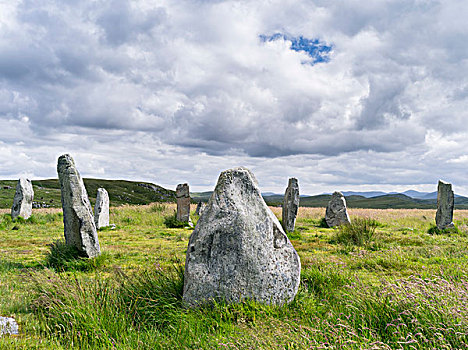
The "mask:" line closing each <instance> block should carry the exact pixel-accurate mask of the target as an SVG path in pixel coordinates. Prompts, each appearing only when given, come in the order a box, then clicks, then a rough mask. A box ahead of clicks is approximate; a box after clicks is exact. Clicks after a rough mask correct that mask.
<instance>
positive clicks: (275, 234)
mask: <svg viewBox="0 0 468 350" xmlns="http://www.w3.org/2000/svg"><path fill="white" fill-rule="evenodd" d="M300 272H301V262H300V259H299V256H298V254H297V252H296V250H295V249H294V247H293V246H292V244H291V242H290V241H289V239H288V237H287V236H286V234H285V233H284V231H283V229H282V227H281V225H280V223H279V221H278V219H277V218H276V216H275V215H274V214H273V213H272V212H271V210H270V208H268V206H267V204H266V203H265V201H264V200H263V198H262V196H261V193H260V189H259V188H258V184H257V180H256V179H255V177H254V175H253V174H252V173H251V172H250V170H248V169H246V168H242V167H241V168H235V169H230V170H226V171H224V172H222V173H221V175H220V176H219V179H218V183H217V185H216V188H215V190H214V192H213V194H212V195H211V198H210V200H209V202H208V204H207V206H206V208H205V211H204V212H203V215H202V216H201V217H200V219H199V220H198V223H197V226H196V227H195V230H194V231H193V232H192V235H191V236H190V240H189V244H188V248H187V257H186V260H185V275H184V294H183V301H184V303H185V305H188V306H196V305H200V304H203V303H209V302H211V301H213V300H226V301H228V302H240V301H241V300H243V299H254V300H257V301H259V302H263V303H266V304H283V303H285V302H289V301H291V300H292V299H293V298H294V296H295V295H296V293H297V290H298V287H299V281H300Z"/></svg>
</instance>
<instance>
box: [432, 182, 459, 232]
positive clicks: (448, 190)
mask: <svg viewBox="0 0 468 350" xmlns="http://www.w3.org/2000/svg"><path fill="white" fill-rule="evenodd" d="M454 203H455V200H454V194H453V191H452V184H449V183H447V182H444V181H442V180H439V184H438V186H437V212H436V225H437V228H439V229H440V230H443V229H445V228H451V227H454V225H453V222H452V220H453V208H454Z"/></svg>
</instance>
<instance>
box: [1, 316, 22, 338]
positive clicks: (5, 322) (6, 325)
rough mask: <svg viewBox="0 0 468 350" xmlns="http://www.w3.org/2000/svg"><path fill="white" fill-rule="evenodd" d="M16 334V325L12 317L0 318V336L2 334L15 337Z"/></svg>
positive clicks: (17, 328) (17, 331)
mask: <svg viewBox="0 0 468 350" xmlns="http://www.w3.org/2000/svg"><path fill="white" fill-rule="evenodd" d="M18 333H19V327H18V323H16V321H15V319H14V318H13V317H3V316H0V336H1V335H3V334H11V335H17V334H18Z"/></svg>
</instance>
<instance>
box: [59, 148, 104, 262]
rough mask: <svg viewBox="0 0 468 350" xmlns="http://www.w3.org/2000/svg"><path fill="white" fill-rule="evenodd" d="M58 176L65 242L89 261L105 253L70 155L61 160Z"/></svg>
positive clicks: (78, 174)
mask: <svg viewBox="0 0 468 350" xmlns="http://www.w3.org/2000/svg"><path fill="white" fill-rule="evenodd" d="M57 172H58V177H59V182H60V189H61V193H62V208H63V223H64V227H65V231H64V233H65V241H66V243H67V244H69V245H72V246H75V247H76V248H77V249H78V250H79V251H80V252H81V253H83V254H84V255H85V256H87V257H89V258H93V257H96V256H98V255H99V254H100V253H101V250H100V247H99V240H98V236H97V231H96V224H95V223H94V217H93V210H92V208H91V204H90V202H89V199H88V194H87V192H86V188H85V186H84V183H83V180H82V179H81V176H80V173H79V172H78V170H77V169H76V167H75V162H74V161H73V158H72V157H71V156H70V155H69V154H64V155H62V156H60V157H59V159H58V163H57Z"/></svg>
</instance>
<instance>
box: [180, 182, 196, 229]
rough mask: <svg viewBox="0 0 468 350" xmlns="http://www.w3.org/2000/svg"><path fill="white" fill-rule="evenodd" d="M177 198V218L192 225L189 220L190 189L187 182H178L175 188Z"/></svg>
mask: <svg viewBox="0 0 468 350" xmlns="http://www.w3.org/2000/svg"><path fill="white" fill-rule="evenodd" d="M176 198H177V220H178V221H181V222H187V223H188V224H189V225H190V226H192V220H190V191H189V185H188V184H179V185H177V188H176Z"/></svg>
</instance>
